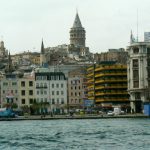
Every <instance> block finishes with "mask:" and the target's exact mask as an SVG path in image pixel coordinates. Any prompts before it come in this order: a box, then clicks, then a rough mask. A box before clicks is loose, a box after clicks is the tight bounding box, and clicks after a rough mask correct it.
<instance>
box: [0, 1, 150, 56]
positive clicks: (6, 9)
mask: <svg viewBox="0 0 150 150" xmlns="http://www.w3.org/2000/svg"><path fill="white" fill-rule="evenodd" d="M0 6H1V7H0V36H1V40H2V39H3V40H4V42H5V47H6V48H7V49H8V50H10V51H11V53H13V54H14V53H18V52H22V51H27V50H30V51H40V46H41V40H42V38H43V39H44V45H45V47H52V46H57V45H60V44H69V30H70V28H71V27H72V25H73V21H74V19H75V14H76V8H78V13H79V16H80V20H81V23H82V25H83V27H84V28H85V30H86V45H87V46H88V47H90V50H91V52H94V53H96V52H98V53H100V52H102V51H107V50H108V49H109V48H121V47H123V48H126V46H127V45H128V44H129V38H130V31H131V29H132V30H133V33H134V34H135V35H136V34H137V23H136V22H137V9H138V16H139V17H138V18H139V19H138V22H139V28H138V30H139V39H140V40H143V35H144V31H150V7H149V6H150V0H0Z"/></svg>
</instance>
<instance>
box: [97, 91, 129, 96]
mask: <svg viewBox="0 0 150 150" xmlns="http://www.w3.org/2000/svg"><path fill="white" fill-rule="evenodd" d="M122 94H128V92H126V91H122V92H120V91H119V92H96V93H95V95H96V96H99V95H122Z"/></svg>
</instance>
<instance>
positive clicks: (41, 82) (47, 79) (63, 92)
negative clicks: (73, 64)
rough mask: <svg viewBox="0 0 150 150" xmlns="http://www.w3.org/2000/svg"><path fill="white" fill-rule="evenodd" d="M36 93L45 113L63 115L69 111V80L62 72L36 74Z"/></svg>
mask: <svg viewBox="0 0 150 150" xmlns="http://www.w3.org/2000/svg"><path fill="white" fill-rule="evenodd" d="M35 93H36V101H37V102H38V103H46V104H47V106H46V107H45V111H48V112H53V113H56V114H62V113H65V112H66V111H67V80H66V77H65V75H64V74H63V73H62V72H36V73H35Z"/></svg>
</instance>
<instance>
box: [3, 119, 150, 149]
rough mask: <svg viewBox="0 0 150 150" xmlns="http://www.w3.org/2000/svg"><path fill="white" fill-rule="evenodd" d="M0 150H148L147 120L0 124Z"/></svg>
mask: <svg viewBox="0 0 150 150" xmlns="http://www.w3.org/2000/svg"><path fill="white" fill-rule="evenodd" d="M0 150H150V119H91V120H90V119H83V120H41V121H32V120H30V121H1V122H0Z"/></svg>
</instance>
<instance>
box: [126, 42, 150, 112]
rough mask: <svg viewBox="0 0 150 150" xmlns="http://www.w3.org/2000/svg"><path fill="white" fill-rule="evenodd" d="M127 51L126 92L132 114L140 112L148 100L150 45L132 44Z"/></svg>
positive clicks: (149, 98)
mask: <svg viewBox="0 0 150 150" xmlns="http://www.w3.org/2000/svg"><path fill="white" fill-rule="evenodd" d="M127 51H128V55H129V57H128V64H127V66H128V92H129V94H130V104H131V110H132V112H137V113H139V112H142V110H143V104H144V103H146V102H149V100H150V43H149V42H132V43H131V44H130V46H128V47H127Z"/></svg>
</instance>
